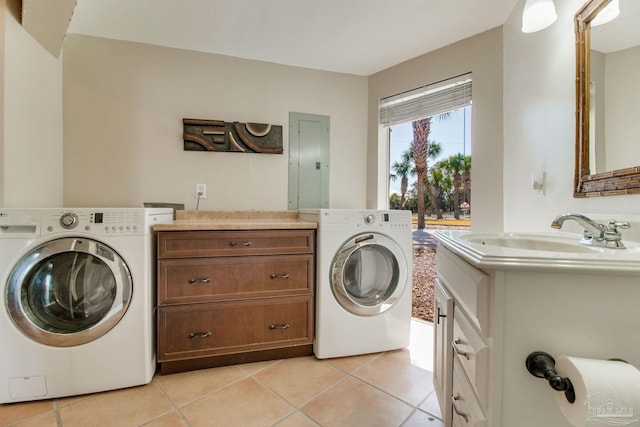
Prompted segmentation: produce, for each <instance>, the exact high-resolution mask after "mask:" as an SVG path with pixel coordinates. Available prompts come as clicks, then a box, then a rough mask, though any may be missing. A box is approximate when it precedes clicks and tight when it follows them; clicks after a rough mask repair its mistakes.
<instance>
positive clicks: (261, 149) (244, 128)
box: [182, 119, 283, 154]
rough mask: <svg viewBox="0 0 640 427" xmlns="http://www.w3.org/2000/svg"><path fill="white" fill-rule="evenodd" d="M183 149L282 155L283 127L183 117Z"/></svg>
mask: <svg viewBox="0 0 640 427" xmlns="http://www.w3.org/2000/svg"><path fill="white" fill-rule="evenodd" d="M182 124H183V139H184V149H185V150H186V151H226V152H236V153H267V154H282V153H283V149H282V126H279V125H269V124H263V123H240V122H225V121H222V120H199V119H182Z"/></svg>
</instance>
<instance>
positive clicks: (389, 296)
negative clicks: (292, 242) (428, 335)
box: [300, 209, 413, 359]
mask: <svg viewBox="0 0 640 427" xmlns="http://www.w3.org/2000/svg"><path fill="white" fill-rule="evenodd" d="M300 219H301V220H304V221H311V222H316V223H317V224H318V231H317V252H316V254H317V255H316V256H317V272H316V306H315V308H316V322H315V326H316V333H315V339H314V344H313V350H314V353H315V355H316V357H318V358H319V359H325V358H331V357H342V356H352V355H356V354H365V353H374V352H380V351H387V350H393V349H398V348H403V347H407V346H408V345H409V330H410V327H411V291H412V289H411V285H412V266H413V252H412V234H411V212H409V211H397V210H384V211H381V210H350V209H349V210H342V209H313V210H306V209H303V210H301V211H300Z"/></svg>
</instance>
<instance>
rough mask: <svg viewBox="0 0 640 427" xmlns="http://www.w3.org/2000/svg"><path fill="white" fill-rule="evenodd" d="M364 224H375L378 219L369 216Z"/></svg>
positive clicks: (365, 218) (372, 215)
mask: <svg viewBox="0 0 640 427" xmlns="http://www.w3.org/2000/svg"><path fill="white" fill-rule="evenodd" d="M364 222H365V223H367V224H373V223H374V222H376V217H375V215H374V214H368V215H367V216H365V217H364Z"/></svg>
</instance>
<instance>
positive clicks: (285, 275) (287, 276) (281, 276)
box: [269, 273, 289, 279]
mask: <svg viewBox="0 0 640 427" xmlns="http://www.w3.org/2000/svg"><path fill="white" fill-rule="evenodd" d="M269 277H271V278H272V279H288V278H289V273H284V274H273V273H271V276H269Z"/></svg>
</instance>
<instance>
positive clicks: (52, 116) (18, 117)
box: [0, 0, 62, 207]
mask: <svg viewBox="0 0 640 427" xmlns="http://www.w3.org/2000/svg"><path fill="white" fill-rule="evenodd" d="M5 4H6V9H4V7H5ZM2 8H3V9H4V13H3V14H0V15H1V16H2V33H3V36H4V44H3V48H4V54H3V60H4V64H3V66H2V70H3V74H0V77H2V79H3V82H2V86H3V91H2V101H3V108H4V111H2V110H0V112H2V118H3V126H0V130H2V137H1V141H0V145H1V146H2V156H0V159H1V160H2V180H0V184H1V185H2V192H1V193H0V194H2V196H3V199H2V200H0V206H4V207H51V206H60V205H61V204H62V62H61V61H59V60H58V59H56V58H55V57H54V56H52V55H51V54H49V53H48V52H47V51H46V50H45V49H44V48H43V47H42V46H41V45H40V44H38V43H37V42H36V41H35V40H34V39H33V38H32V37H31V36H30V35H29V34H28V33H27V32H26V31H25V30H24V29H23V28H22V26H21V25H20V22H19V21H18V16H19V10H20V6H19V4H18V2H17V1H15V0H8V1H6V3H5V1H4V0H2ZM0 40H1V38H0Z"/></svg>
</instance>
